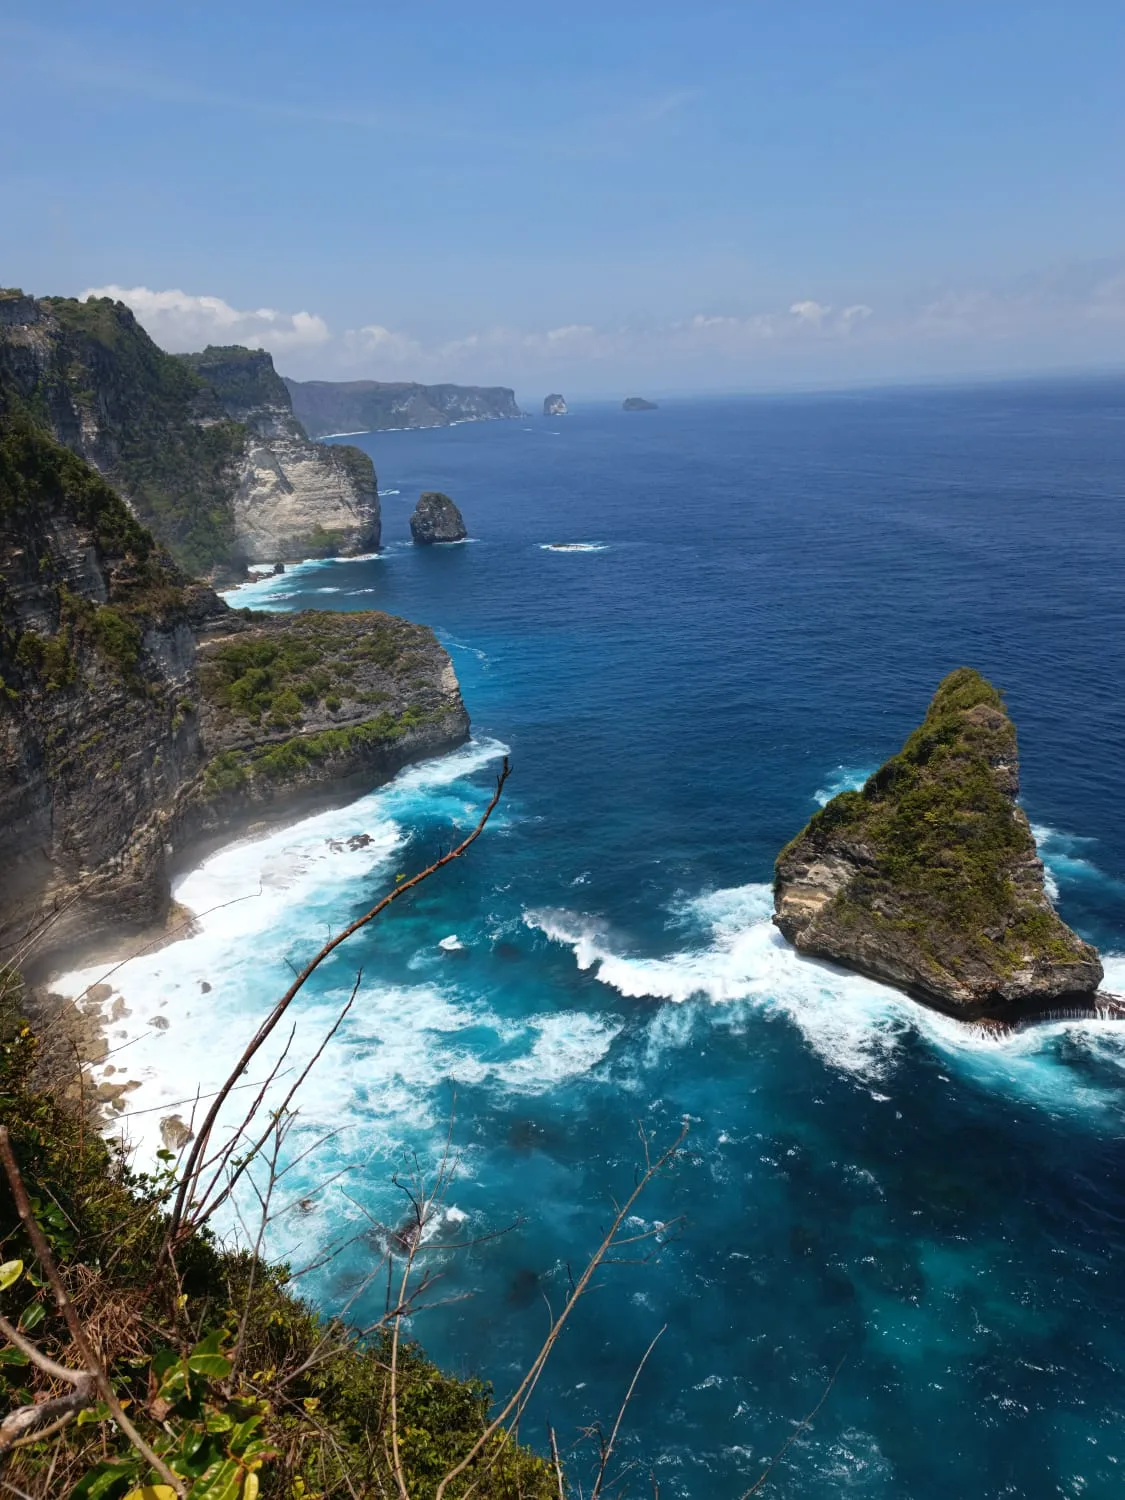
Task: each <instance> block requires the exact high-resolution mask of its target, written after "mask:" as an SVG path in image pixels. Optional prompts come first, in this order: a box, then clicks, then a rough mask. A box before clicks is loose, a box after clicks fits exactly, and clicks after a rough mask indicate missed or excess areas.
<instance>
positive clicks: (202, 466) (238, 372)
mask: <svg viewBox="0 0 1125 1500" xmlns="http://www.w3.org/2000/svg"><path fill="white" fill-rule="evenodd" d="M0 386H2V387H3V389H4V391H5V397H6V401H7V404H8V406H9V407H13V406H15V405H17V404H18V405H19V406H20V407H21V408H22V409H23V410H24V411H25V412H26V413H27V414H28V415H29V416H30V417H31V418H32V419H34V420H35V421H36V422H38V423H39V424H40V425H42V426H45V427H46V428H47V429H48V430H49V431H50V432H51V433H52V434H53V435H54V436H55V438H57V440H58V441H59V442H61V443H63V444H65V445H66V446H67V447H69V448H71V449H73V450H74V452H76V453H78V454H80V455H81V456H82V457H83V458H85V459H86V460H87V461H88V462H89V463H91V464H93V465H94V467H95V468H96V469H98V471H99V472H100V473H101V474H102V475H103V476H104V477H105V478H106V479H108V480H109V481H110V483H112V484H113V485H114V487H115V488H116V489H117V490H118V491H119V493H120V494H121V495H122V496H123V498H124V499H125V500H126V502H127V503H128V505H129V507H130V509H131V510H132V511H133V513H134V514H135V515H136V516H137V518H138V519H139V520H140V521H141V522H143V523H144V524H145V525H146V526H148V527H149V528H150V529H151V530H152V531H153V532H154V533H155V534H156V536H157V537H158V538H159V539H160V540H161V541H162V542H163V543H165V545H166V546H167V547H168V548H169V549H170V551H171V553H172V555H173V557H174V558H175V559H176V561H177V562H179V563H180V564H181V566H183V567H185V568H187V569H189V570H190V571H192V572H195V573H207V572H211V571H213V570H219V571H229V570H235V571H237V570H238V569H239V568H240V567H241V566H243V565H244V564H245V563H246V562H247V561H250V562H255V561H272V560H274V559H277V558H282V559H291V558H300V557H307V556H310V555H316V554H318V553H329V552H337V551H340V552H362V551H369V550H371V549H372V548H374V547H377V546H378V543H379V502H378V496H377V492H376V487H375V475H374V471H373V469H372V467H371V462H370V460H369V459H368V458H367V457H366V455H364V454H361V453H360V452H359V451H358V450H357V449H335V448H323V447H320V446H319V445H317V444H314V443H311V442H309V441H308V439H307V438H306V437H305V435H304V433H303V431H302V430H301V427H300V424H299V423H298V422H297V421H296V419H295V418H294V417H293V414H292V409H291V407H290V406H289V403H288V395H287V392H286V390H285V387H284V384H283V382H282V381H281V380H280V379H279V378H278V377H277V376H276V374H275V373H274V371H273V365H272V361H271V360H270V357H269V355H268V354H259V353H253V352H251V351H250V350H240V349H227V350H207V351H205V352H204V354H202V355H197V356H187V357H176V356H173V355H169V354H165V353H164V352H163V350H161V349H159V348H157V346H156V345H155V344H154V343H153V341H152V340H151V339H150V338H149V336H148V335H147V334H146V333H145V331H144V329H143V328H141V326H140V324H139V323H138V322H137V321H136V319H135V318H134V316H133V314H132V313H131V312H130V311H129V309H128V308H127V307H125V306H124V304H122V303H119V302H112V301H110V300H109V299H107V298H95V299H92V300H90V301H88V302H77V301H74V300H72V299H69V298H63V297H48V298H41V299H36V298H32V297H27V296H24V295H22V294H20V293H4V294H0Z"/></svg>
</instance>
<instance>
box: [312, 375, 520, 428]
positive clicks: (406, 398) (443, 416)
mask: <svg viewBox="0 0 1125 1500" xmlns="http://www.w3.org/2000/svg"><path fill="white" fill-rule="evenodd" d="M285 384H286V386H287V388H288V390H289V394H290V396H291V397H292V399H293V411H294V412H295V413H296V415H297V417H298V418H299V419H300V421H301V422H302V423H303V424H304V427H305V430H306V431H307V432H308V433H309V434H310V435H311V436H312V437H325V436H326V435H328V434H329V433H336V432H379V431H384V430H386V429H388V428H399V427H448V426H450V425H451V424H452V423H453V422H489V421H494V420H497V419H499V418H501V417H518V416H519V415H520V409H519V407H518V406H517V405H516V397H515V392H514V391H512V390H509V389H508V387H507V386H501V385H495V386H477V385H416V384H414V383H413V382H408V381H403V382H396V381H382V380H346V381H333V380H288V379H287V380H286V381H285Z"/></svg>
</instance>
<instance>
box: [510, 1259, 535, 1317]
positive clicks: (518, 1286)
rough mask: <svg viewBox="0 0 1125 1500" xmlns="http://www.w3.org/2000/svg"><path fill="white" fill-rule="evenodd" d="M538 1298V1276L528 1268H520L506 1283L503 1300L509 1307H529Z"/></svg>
mask: <svg viewBox="0 0 1125 1500" xmlns="http://www.w3.org/2000/svg"><path fill="white" fill-rule="evenodd" d="M538 1296H539V1274H538V1272H536V1271H533V1270H531V1268H530V1267H529V1266H521V1267H520V1269H519V1270H518V1271H517V1272H516V1273H515V1275H514V1276H513V1277H512V1279H511V1281H510V1282H509V1283H508V1292H507V1295H506V1297H505V1298H504V1300H505V1302H507V1304H508V1306H509V1307H517V1308H518V1307H530V1306H531V1304H532V1303H533V1302H534V1301H535V1300H536V1299H537V1298H538Z"/></svg>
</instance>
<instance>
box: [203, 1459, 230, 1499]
mask: <svg viewBox="0 0 1125 1500" xmlns="http://www.w3.org/2000/svg"><path fill="white" fill-rule="evenodd" d="M241 1481H242V1469H241V1466H240V1465H239V1464H238V1463H237V1462H236V1461H235V1460H234V1459H233V1458H228V1459H227V1460H226V1461H225V1462H223V1463H217V1464H212V1466H211V1467H210V1468H209V1469H208V1470H207V1472H206V1473H205V1474H204V1476H203V1478H202V1479H200V1480H198V1481H197V1482H196V1483H195V1484H194V1485H193V1486H192V1490H191V1497H192V1500H237V1496H238V1492H239V1490H240V1489H241V1487H242V1484H241Z"/></svg>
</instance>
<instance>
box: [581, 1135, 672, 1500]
mask: <svg viewBox="0 0 1125 1500" xmlns="http://www.w3.org/2000/svg"><path fill="white" fill-rule="evenodd" d="M645 1155H646V1160H647V1151H646V1154H645ZM667 1328H668V1325H667V1323H665V1325H664V1327H663V1328H662V1329H661V1330H660V1333H658V1334H657V1335H656V1338H654V1339H653V1341H652V1343H651V1344H650V1345H649V1346H648V1348H647V1349H646V1350H645V1352H644V1353H643V1354H642V1355H641V1362H640V1364H639V1365H638V1366H637V1368H636V1369H635V1370H634V1371H633V1378H632V1380H630V1382H629V1389H628V1390H627V1391H626V1392H625V1399H624V1401H622V1403H621V1410H620V1411H619V1412H618V1413H617V1421H616V1422H614V1424H613V1431H612V1432H611V1433H610V1435H609V1442H608V1443H606V1445H605V1447H604V1449H603V1450H602V1457H601V1462H600V1463H599V1465H598V1477H597V1479H596V1480H595V1481H594V1488H593V1489H592V1490H591V1491H590V1500H598V1496H599V1495H600V1494H601V1492H602V1485H603V1484H604V1482H605V1475H606V1469H607V1468H608V1467H609V1461H610V1459H611V1458H612V1457H613V1446H614V1444H615V1443H616V1442H617V1434H618V1432H619V1431H620V1430H621V1419H622V1417H624V1415H625V1408H626V1407H627V1406H628V1405H629V1402H630V1401H631V1400H632V1399H633V1392H634V1391H635V1390H636V1388H637V1381H638V1380H639V1379H640V1378H641V1371H642V1370H643V1369H644V1367H645V1365H646V1363H647V1362H648V1357H649V1355H650V1354H651V1353H652V1351H653V1350H654V1349H655V1348H656V1345H657V1341H658V1340H659V1339H660V1338H661V1336H662V1335H663V1334H664V1333H665V1332H666V1331H667Z"/></svg>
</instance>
